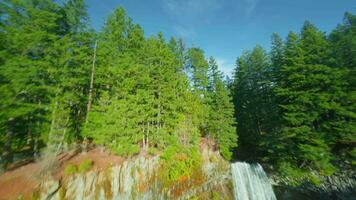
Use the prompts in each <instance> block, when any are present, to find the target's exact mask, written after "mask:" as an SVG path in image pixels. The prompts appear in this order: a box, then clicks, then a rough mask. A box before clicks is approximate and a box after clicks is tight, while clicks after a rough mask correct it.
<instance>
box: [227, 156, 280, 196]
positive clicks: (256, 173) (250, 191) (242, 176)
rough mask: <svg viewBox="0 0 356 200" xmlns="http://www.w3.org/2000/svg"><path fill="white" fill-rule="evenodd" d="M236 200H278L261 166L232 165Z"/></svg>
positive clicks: (241, 163) (242, 163)
mask: <svg viewBox="0 0 356 200" xmlns="http://www.w3.org/2000/svg"><path fill="white" fill-rule="evenodd" d="M231 172H232V181H233V185H234V196H235V199H236V200H276V199H277V198H276V196H275V195H274V192H273V189H272V185H271V184H270V182H269V181H268V177H267V175H266V173H265V171H264V170H263V168H262V166H261V165H259V164H248V163H244V162H237V163H233V164H231Z"/></svg>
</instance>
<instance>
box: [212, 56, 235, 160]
mask: <svg viewBox="0 0 356 200" xmlns="http://www.w3.org/2000/svg"><path fill="white" fill-rule="evenodd" d="M208 85H209V87H208V94H209V107H210V112H209V117H208V136H211V137H212V138H213V139H214V140H215V141H216V142H217V144H218V147H219V150H220V153H221V154H222V156H223V157H224V158H226V159H231V156H232V150H233V148H234V147H237V133H236V128H235V119H234V105H233V103H232V98H231V96H230V94H229V91H228V89H227V87H226V86H225V84H224V82H223V74H222V73H221V72H220V71H219V70H218V65H217V63H216V61H215V59H214V58H213V57H210V59H209V84H208Z"/></svg>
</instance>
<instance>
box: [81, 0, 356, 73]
mask: <svg viewBox="0 0 356 200" xmlns="http://www.w3.org/2000/svg"><path fill="white" fill-rule="evenodd" d="M87 4H88V10H89V14H90V17H91V21H92V25H93V27H94V28H95V29H100V27H101V26H102V25H103V24H104V21H105V18H106V17H107V16H108V15H109V14H110V13H111V12H112V11H113V9H114V8H116V7H117V6H122V7H124V8H125V9H126V11H127V13H128V15H129V16H130V17H131V18H132V19H133V20H134V22H135V23H138V24H140V25H141V26H142V27H143V29H144V30H145V34H146V35H147V36H150V35H154V34H156V33H157V32H159V31H162V32H163V33H164V35H165V36H166V37H167V38H169V37H170V36H174V37H182V38H183V39H184V40H185V42H186V45H187V46H197V47H201V48H202V49H203V50H204V51H205V52H206V56H207V57H208V56H214V57H215V58H216V60H217V61H218V64H219V67H220V69H221V70H222V71H223V72H224V73H225V74H229V73H230V72H231V71H232V69H233V68H234V63H235V60H236V57H237V56H239V55H240V54H241V52H242V51H243V50H244V49H251V48H253V47H254V46H256V44H260V45H262V46H263V47H265V48H266V49H268V48H269V46H270V37H271V34H272V33H273V32H276V33H279V34H280V35H281V36H282V37H285V36H286V35H287V33H288V32H289V31H296V32H298V31H299V30H300V28H301V26H302V24H303V22H304V21H305V20H310V21H311V22H312V23H314V24H315V25H316V26H317V27H318V28H320V29H321V30H323V31H326V32H329V31H330V30H331V29H333V28H334V27H335V26H336V25H337V24H338V23H340V22H341V21H342V17H343V14H344V12H346V11H348V12H351V13H354V14H355V13H356V0H87Z"/></svg>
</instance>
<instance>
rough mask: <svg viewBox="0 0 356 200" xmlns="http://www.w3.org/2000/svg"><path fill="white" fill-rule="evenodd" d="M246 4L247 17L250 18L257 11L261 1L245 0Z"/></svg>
mask: <svg viewBox="0 0 356 200" xmlns="http://www.w3.org/2000/svg"><path fill="white" fill-rule="evenodd" d="M244 2H245V4H246V5H245V6H246V7H245V14H246V15H247V16H250V15H251V14H252V13H253V11H254V10H255V8H256V6H257V4H258V2H259V0H244Z"/></svg>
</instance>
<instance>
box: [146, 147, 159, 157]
mask: <svg viewBox="0 0 356 200" xmlns="http://www.w3.org/2000/svg"><path fill="white" fill-rule="evenodd" d="M147 151H148V153H149V154H151V155H157V152H158V150H157V149H156V148H154V147H149V148H148V150H147Z"/></svg>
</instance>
